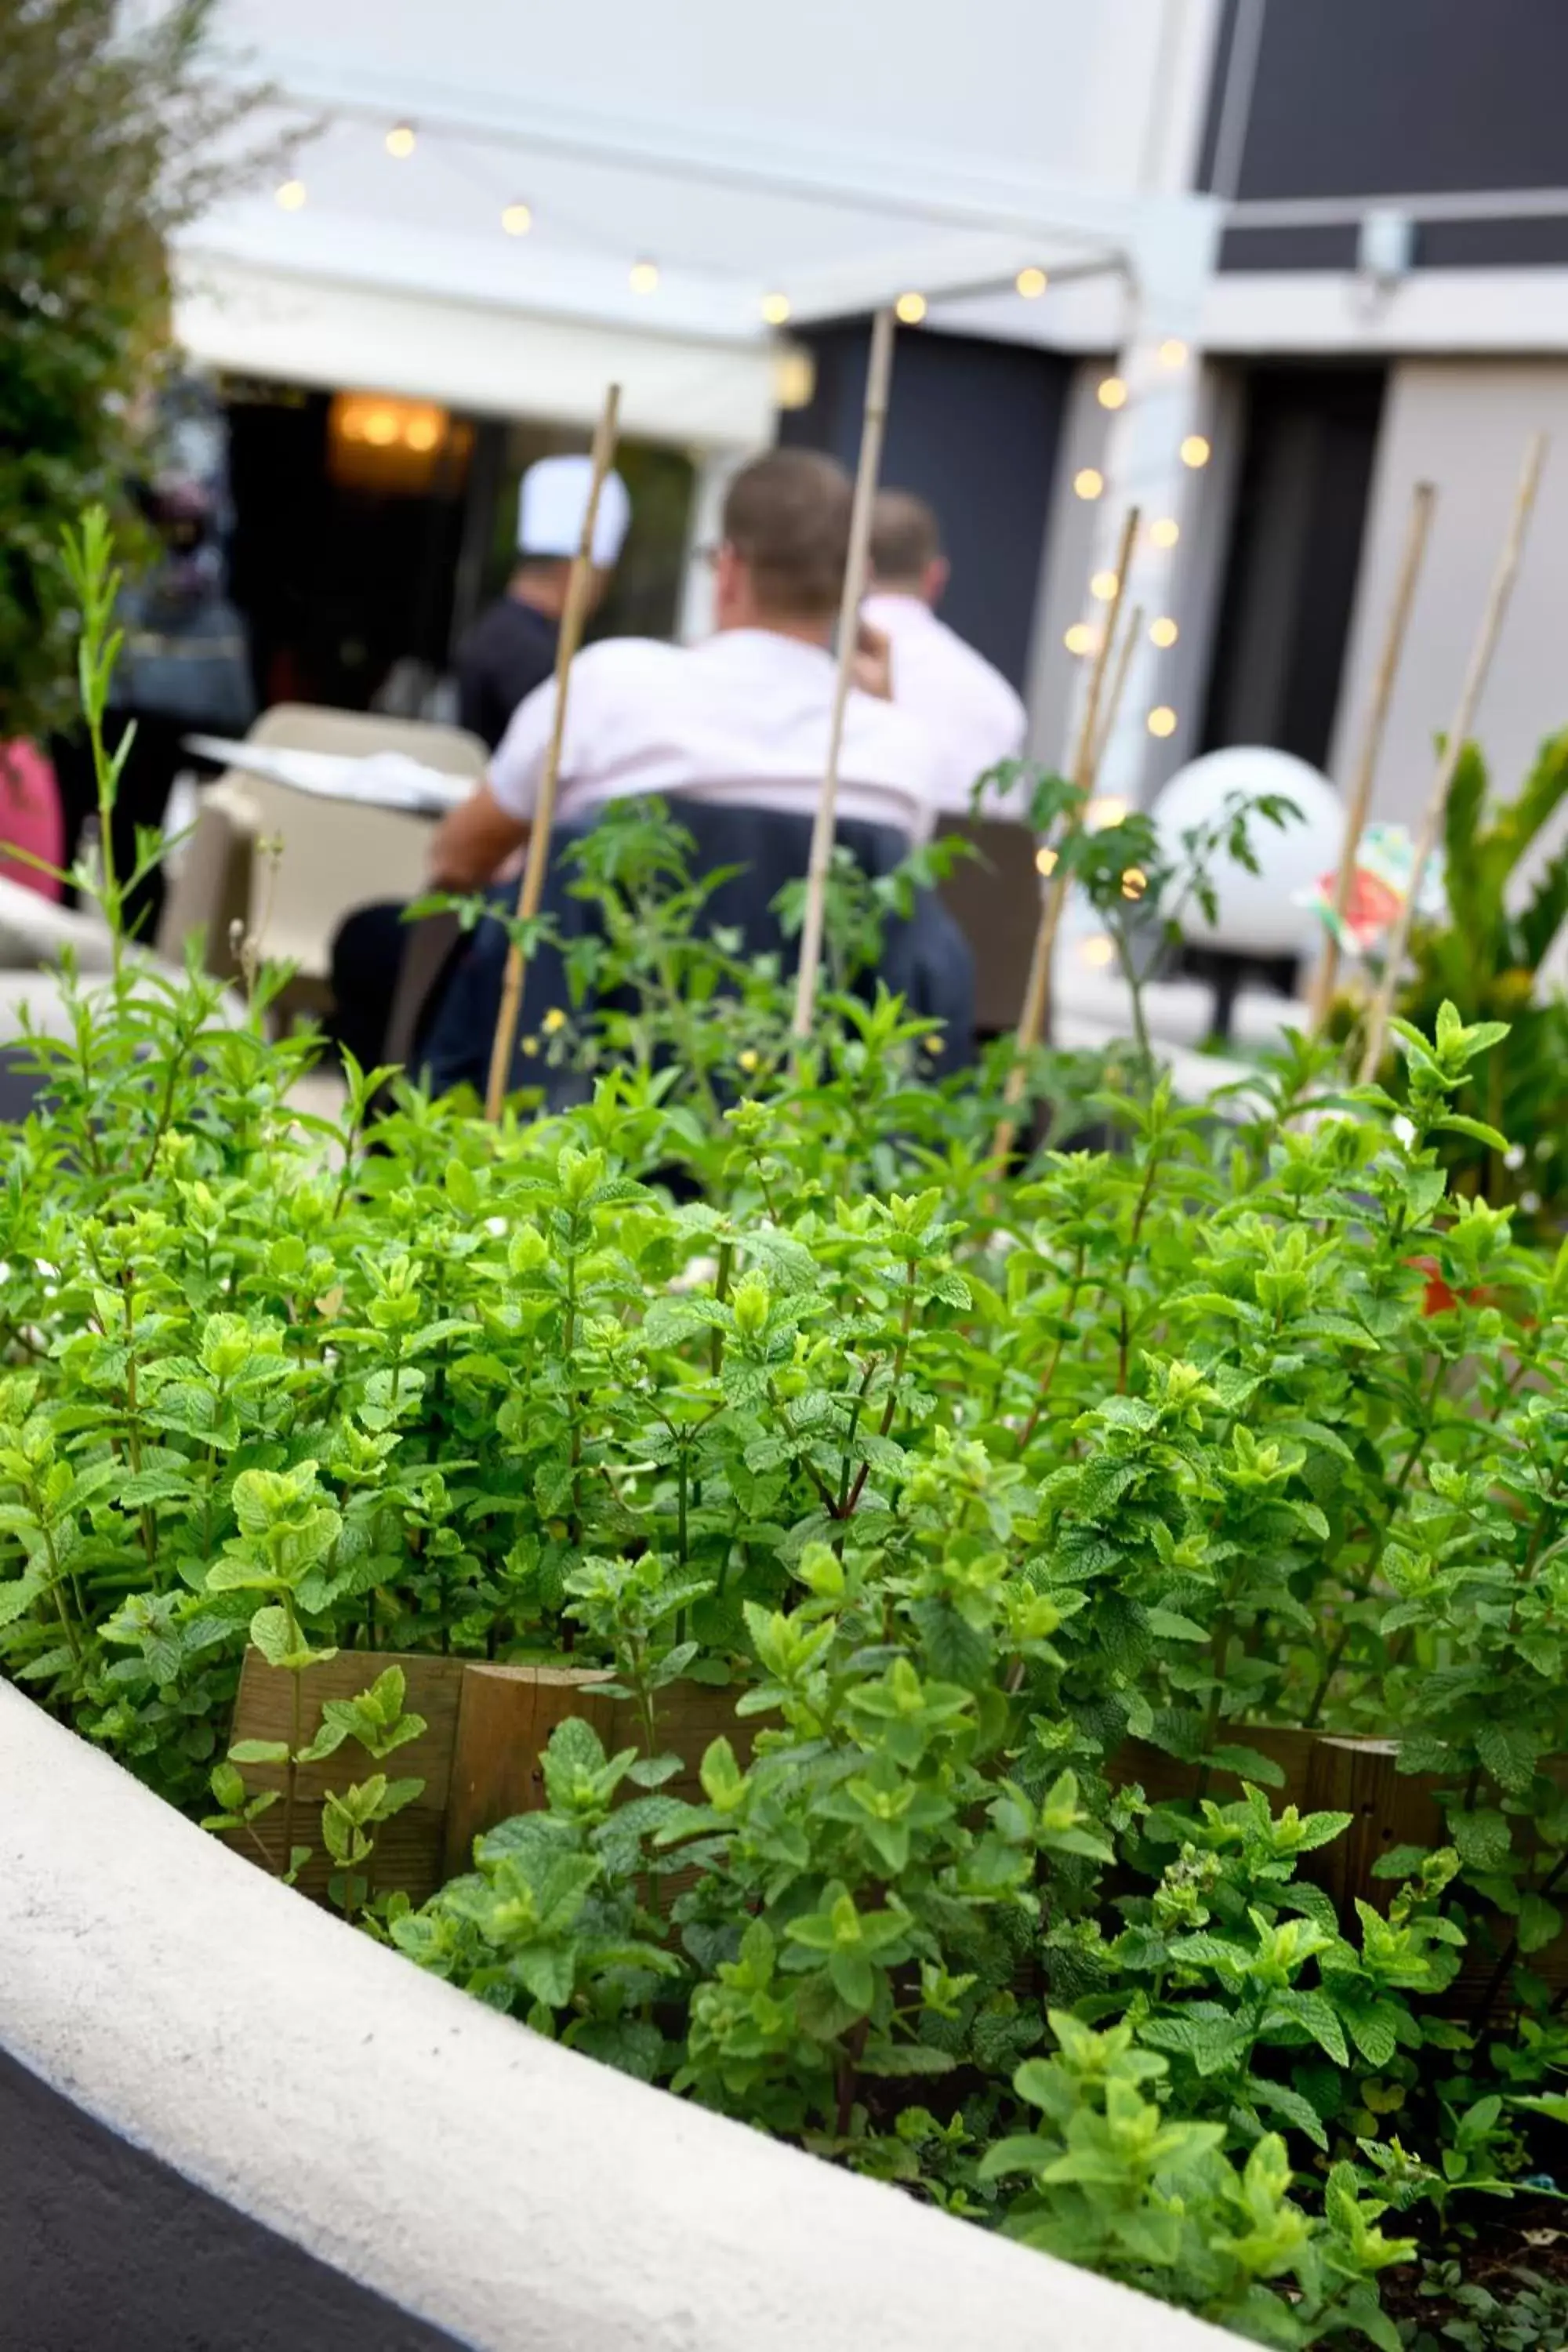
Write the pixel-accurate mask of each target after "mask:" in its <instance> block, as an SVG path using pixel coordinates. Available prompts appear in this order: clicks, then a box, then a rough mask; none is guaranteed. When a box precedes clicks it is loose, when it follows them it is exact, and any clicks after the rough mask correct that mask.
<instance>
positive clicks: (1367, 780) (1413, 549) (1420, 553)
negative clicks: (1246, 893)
mask: <svg viewBox="0 0 1568 2352" xmlns="http://www.w3.org/2000/svg"><path fill="white" fill-rule="evenodd" d="M1436 501H1437V492H1436V488H1435V487H1434V485H1433V484H1432V483H1430V482H1417V483H1416V485H1415V490H1414V491H1413V492H1412V494H1411V499H1410V520H1409V522H1408V523H1407V525H1406V526H1405V553H1404V557H1403V559H1402V561H1401V562H1400V566H1399V577H1398V580H1397V581H1396V583H1395V584H1394V602H1393V604H1391V605H1390V606H1389V611H1388V628H1387V633H1386V635H1384V641H1383V651H1382V653H1381V655H1380V656H1379V657H1378V664H1377V668H1376V670H1375V672H1374V673H1373V685H1372V700H1371V702H1370V703H1369V704H1368V706H1367V713H1366V727H1365V730H1364V732H1363V736H1362V740H1361V751H1360V754H1359V756H1358V758H1357V761H1356V766H1355V773H1354V778H1353V780H1352V784H1351V795H1350V804H1349V806H1348V808H1347V809H1346V811H1345V843H1344V849H1343V851H1342V855H1341V857H1340V872H1339V879H1338V881H1337V882H1336V884H1335V886H1334V923H1333V926H1331V929H1330V931H1329V935H1328V938H1327V939H1326V940H1325V941H1324V943H1323V954H1322V961H1321V963H1320V964H1319V966H1318V972H1317V978H1316V980H1315V981H1314V982H1313V985H1312V1018H1311V1024H1310V1029H1311V1034H1312V1035H1313V1036H1314V1037H1315V1036H1317V1035H1318V1034H1319V1033H1320V1032H1321V1029H1322V1026H1323V1024H1324V1022H1325V1021H1326V1020H1327V1019H1328V1017H1329V1013H1330V1011H1331V1007H1332V1004H1333V1001H1334V982H1335V981H1336V980H1337V979H1338V977H1339V969H1340V939H1339V927H1340V926H1342V924H1343V922H1344V919H1345V915H1346V912H1347V910H1348V908H1349V907H1350V902H1351V891H1352V887H1353V886H1354V883H1355V871H1356V861H1357V858H1358V856H1359V855H1360V852H1361V837H1362V835H1363V833H1364V832H1365V830H1366V818H1367V811H1368V809H1369V808H1370V806H1371V804H1372V788H1373V782H1375V780H1376V776H1377V762H1378V755H1379V753H1380V752H1381V751H1382V750H1383V738H1384V730H1385V729H1386V727H1387V725H1388V711H1389V705H1390V704H1391V703H1392V701H1393V699H1394V679H1395V677H1397V676H1398V674H1399V663H1400V657H1401V656H1402V655H1403V653H1404V651H1405V633H1406V631H1407V630H1408V629H1409V626H1410V613H1411V607H1412V606H1413V605H1414V604H1415V583H1416V581H1417V580H1418V579H1419V578H1420V576H1421V564H1422V560H1423V558H1424V556H1425V555H1426V534H1427V532H1428V530H1430V528H1431V523H1432V509H1433V508H1434V507H1435V506H1436Z"/></svg>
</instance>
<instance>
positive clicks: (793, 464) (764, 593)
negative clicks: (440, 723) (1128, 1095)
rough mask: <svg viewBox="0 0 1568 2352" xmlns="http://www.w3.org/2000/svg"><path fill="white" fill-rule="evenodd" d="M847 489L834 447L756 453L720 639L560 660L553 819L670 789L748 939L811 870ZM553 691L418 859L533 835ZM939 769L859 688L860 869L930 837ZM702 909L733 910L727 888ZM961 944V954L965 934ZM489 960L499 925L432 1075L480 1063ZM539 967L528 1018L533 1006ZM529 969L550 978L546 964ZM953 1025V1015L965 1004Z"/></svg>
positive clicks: (460, 995)
mask: <svg viewBox="0 0 1568 2352" xmlns="http://www.w3.org/2000/svg"><path fill="white" fill-rule="evenodd" d="M850 501H851V486H850V483H849V479H848V477H847V475H846V474H845V473H844V471H843V469H842V468H841V467H838V466H837V465H836V464H835V463H834V462H833V461H832V459H830V458H827V457H821V456H818V455H816V453H815V452H812V451H808V450H802V449H788V450H776V451H774V452H773V453H772V454H771V455H769V456H768V457H761V458H758V459H756V460H755V461H754V463H752V465H749V466H747V467H743V468H742V471H741V472H740V473H739V474H738V475H737V476H736V477H735V479H734V481H733V482H732V484H731V488H730V492H729V495H728V497H727V499H725V503H724V512H723V520H722V537H721V545H720V547H719V549H718V551H717V552H716V554H715V556H714V558H713V562H714V615H715V624H716V628H715V634H714V635H713V636H711V637H710V638H709V639H708V640H707V641H706V642H705V643H703V644H701V645H699V646H689V647H683V646H668V645H660V644H655V643H652V642H650V641H649V640H647V639H641V638H624V637H623V638H616V639H614V640H610V641H607V642H605V643H604V644H602V645H596V646H588V647H586V648H584V651H583V652H582V653H580V654H579V655H578V656H577V657H576V659H575V661H574V663H573V665H572V677H571V688H570V694H569V698H568V700H567V706H566V720H565V729H564V733H563V743H562V760H561V771H560V779H559V786H558V795H557V801H556V821H557V824H559V825H560V826H561V827H562V828H563V831H565V832H566V833H571V832H573V831H581V830H582V829H583V827H584V825H585V824H591V823H592V821H593V818H594V815H595V812H596V811H597V810H598V809H599V808H601V807H603V806H604V805H605V803H607V802H609V801H612V800H616V799H622V798H626V797H629V796H632V795H636V794H638V793H657V794H658V795H659V796H661V797H662V798H664V799H666V800H668V801H669V802H670V803H673V804H674V805H675V806H676V807H677V808H678V810H679V814H680V817H681V820H682V822H683V823H684V824H687V825H688V826H689V830H690V831H691V832H692V833H693V835H695V837H696V840H697V844H698V870H699V871H705V870H711V869H713V868H717V867H721V866H728V865H731V864H732V863H736V862H740V861H742V860H743V861H744V863H745V866H746V867H747V873H746V878H745V880H744V883H743V885H742V898H743V905H742V908H741V909H740V912H739V917H738V920H739V927H740V928H741V929H742V931H743V933H744V935H745V937H746V940H747V943H748V947H749V948H751V949H752V950H753V951H755V950H756V949H757V948H759V947H761V946H763V945H764V944H766V945H770V946H771V945H773V944H774V943H775V938H776V924H773V923H772V922H771V920H770V918H769V913H768V910H769V909H770V908H771V905H772V901H773V898H774V897H775V896H776V894H777V892H778V890H779V889H780V888H781V887H783V886H784V884H785V883H786V882H789V881H791V880H795V879H797V878H798V877H800V876H801V875H802V874H804V872H805V862H806V850H807V845H808V843H809V836H810V828H811V820H812V818H813V816H814V814H815V813H816V804H817V798H818V794H819V792H820V789H821V783H822V774H823V769H824V765H825V763H826V756H827V738H828V730H829V725H830V720H831V713H832V706H833V696H834V686H835V678H836V666H835V661H834V656H833V654H832V652H831V650H830V646H831V642H832V635H833V628H834V623H835V620H836V617H837V611H838V604H839V598H840V595H841V593H842V586H843V577H844V566H845V562H846V560H847V551H848V540H849V509H850ZM874 650H875V648H874V646H869V645H868V648H867V651H868V654H874ZM873 667H874V664H873ZM554 698H555V688H554V682H553V680H552V681H551V682H550V683H549V684H547V685H545V686H543V687H541V688H538V689H537V690H536V691H535V692H534V693H533V694H531V695H530V696H529V697H528V698H527V699H526V700H525V701H524V702H523V703H522V704H521V705H520V707H519V709H518V710H517V711H516V713H515V714H514V716H513V719H512V721H511V724H510V727H509V728H508V730H507V732H506V734H505V736H504V737H503V739H502V740H501V742H500V747H499V748H498V750H497V751H496V755H495V758H494V760H493V761H492V762H491V765H490V772H489V776H488V778H487V779H486V781H485V782H484V783H483V784H482V785H481V786H480V787H479V790H478V791H477V792H476V793H474V794H473V795H472V796H471V797H470V798H469V800H468V802H466V803H464V805H463V806H462V807H460V808H458V809H457V810H455V811H454V812H453V814H452V815H451V816H449V817H448V818H447V820H446V822H445V824H443V825H442V826H441V828H440V831H439V833H438V834H437V837H436V840H435V843H434V845H433V848H432V853H431V861H430V873H431V879H432V881H433V882H434V883H435V884H437V886H438V887H446V888H449V889H472V888H474V887H477V886H478V885H479V884H481V883H484V882H487V881H488V880H489V877H491V876H492V875H493V874H494V873H495V872H496V870H497V868H498V867H499V866H500V865H501V863H502V861H503V860H504V859H506V858H508V857H509V856H513V855H514V854H515V852H516V851H517V849H518V847H519V846H520V845H521V843H523V842H524V841H525V840H526V838H527V835H528V831H529V827H530V824H531V821H532V817H533V813H534V810H535V808H536V807H537V805H538V797H539V787H540V779H541V776H542V772H543V766H544V760H545V754H546V749H547V746H548V743H549V740H550V734H551V728H552V720H553V717H554ZM940 773H941V761H940V758H939V755H938V752H937V750H936V747H935V745H934V744H933V743H932V741H931V739H930V737H929V736H928V734H927V733H926V731H925V730H924V729H923V728H922V727H921V724H920V722H919V720H918V719H915V718H913V717H912V716H911V715H910V713H908V712H906V711H903V710H900V709H896V708H895V707H894V706H893V705H892V704H891V703H890V702H889V700H887V699H886V698H885V697H883V696H881V695H879V694H877V693H872V692H867V691H865V690H864V689H863V688H860V687H857V688H854V689H852V691H851V693H850V695H849V698H848V704H847V710H846V715H845V725H844V735H843V742H842V746H841V750H840V756H839V765H838V802H837V806H838V818H839V824H840V834H841V838H843V839H845V840H846V841H847V843H848V844H849V845H850V846H851V848H852V849H853V850H854V852H855V854H856V855H857V856H859V857H860V858H861V859H862V862H864V863H867V864H868V865H869V866H870V867H871V870H873V871H877V872H881V871H886V870H888V869H889V868H890V866H893V865H895V864H896V863H897V862H898V861H899V859H900V857H901V856H903V855H904V854H905V853H906V852H907V851H908V849H909V848H910V847H911V846H912V845H916V844H918V843H920V842H921V841H923V840H925V839H926V838H927V836H928V835H929V834H930V832H931V826H932V823H933V821H934V817H935V814H936V807H937V800H938V786H939V779H940ZM714 919H719V920H724V921H734V920H737V915H736V912H735V908H734V900H733V898H731V902H730V909H729V911H727V912H726V913H725V914H724V915H722V916H716V917H715V918H714ZM927 919H934V920H940V915H932V916H929V917H928V918H927ZM486 934H493V935H495V936H490V937H487V936H486ZM770 934H771V935H770ZM953 944H954V945H955V946H956V951H957V954H958V955H959V957H960V958H963V956H964V954H965V950H963V946H962V943H961V942H954V943H953ZM499 956H500V942H499V926H495V925H489V926H486V927H485V931H484V933H481V934H480V935H479V937H478V938H477V940H476V942H475V946H474V949H473V950H472V953H471V955H470V957H469V959H468V967H467V970H466V971H459V972H458V974H457V975H455V977H454V982H453V985H452V989H451V991H450V992H449V998H448V1001H447V1002H444V1003H443V1005H442V1008H441V1011H440V1013H438V1015H437V1022H436V1025H435V1029H434V1030H433V1033H432V1038H431V1048H430V1055H429V1066H430V1068H431V1072H432V1076H433V1077H435V1079H436V1080H437V1083H454V1082H456V1081H457V1080H458V1078H459V1077H462V1076H468V1075H470V1074H472V1073H475V1072H476V1071H477V1067H478V1063H479V1055H480V1053H481V1051H482V1050H484V1049H487V1048H488V1044H489V1031H488V1029H487V1028H486V1025H485V1024H486V1022H487V1020H489V1021H490V1022H491V1023H492V1025H493V1013H491V1010H490V1002H491V995H492V993H493V992H492V988H491V981H492V978H493V979H494V980H495V988H496V990H499ZM491 964H496V965H498V972H497V974H494V975H492V974H491V972H490V971H489V965H491ZM536 969H537V967H531V971H530V991H531V994H530V1001H529V1004H528V1006H526V1007H525V1017H524V1024H523V1026H524V1028H525V1029H527V1028H529V1027H530V1026H531V1025H532V1024H533V1022H534V1021H535V1020H536V1018H537V1017H538V1008H536V1006H535V1004H534V986H535V974H536ZM538 979H539V985H540V986H541V987H543V986H544V985H545V984H546V980H545V974H544V972H543V971H542V969H539V970H538ZM481 983H482V985H481ZM958 994H959V996H960V997H962V996H963V989H962V985H960V987H959V990H958ZM965 1001H966V1000H965ZM953 1026H954V1028H955V1029H957V1028H961V1027H963V1014H962V1013H959V1014H956V1015H955V1016H954V1019H953Z"/></svg>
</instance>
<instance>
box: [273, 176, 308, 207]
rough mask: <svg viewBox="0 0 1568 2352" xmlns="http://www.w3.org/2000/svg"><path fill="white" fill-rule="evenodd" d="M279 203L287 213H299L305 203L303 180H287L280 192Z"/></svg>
mask: <svg viewBox="0 0 1568 2352" xmlns="http://www.w3.org/2000/svg"><path fill="white" fill-rule="evenodd" d="M278 201H279V204H280V205H282V207H283V209H284V211H285V212H286V213H297V212H298V211H299V209H300V205H302V204H303V203H304V201H305V183H304V181H303V180H285V181H284V183H283V185H282V186H281V187H280V188H279V191H278Z"/></svg>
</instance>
